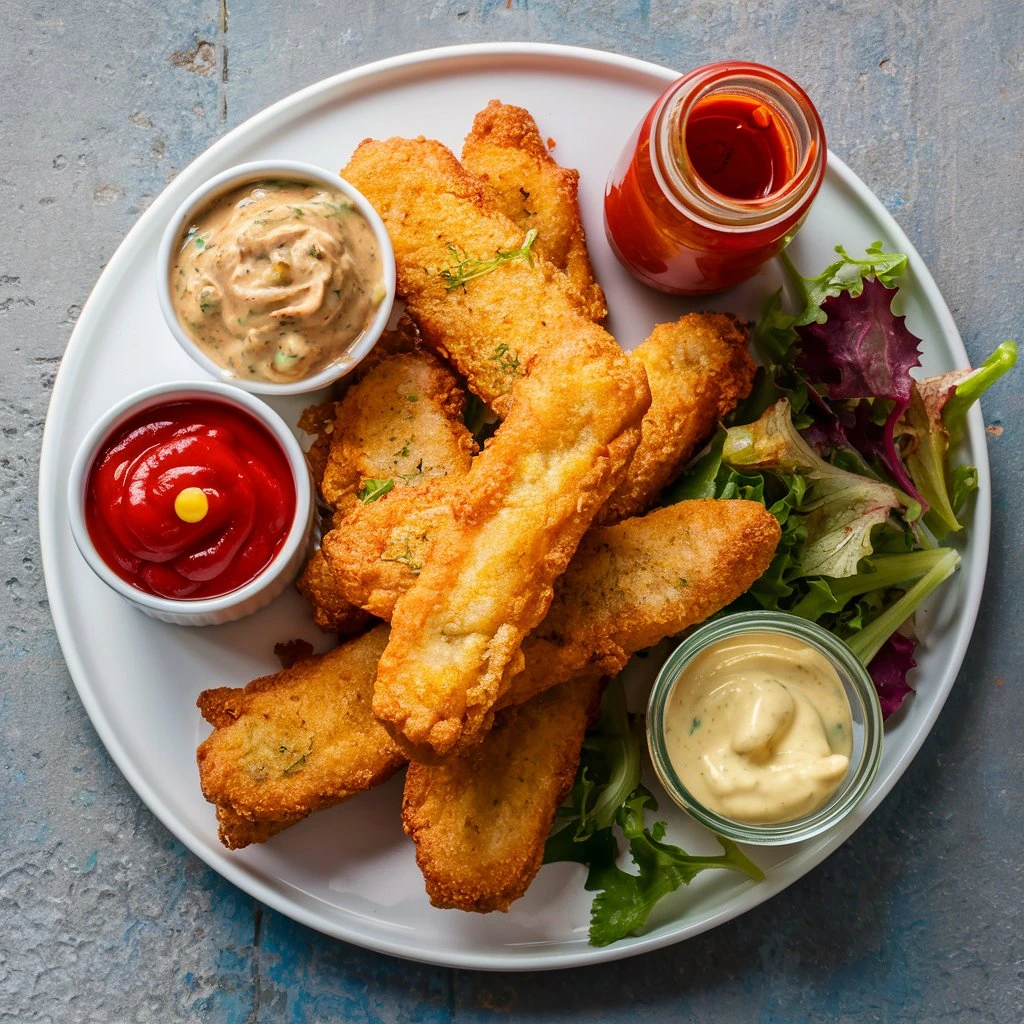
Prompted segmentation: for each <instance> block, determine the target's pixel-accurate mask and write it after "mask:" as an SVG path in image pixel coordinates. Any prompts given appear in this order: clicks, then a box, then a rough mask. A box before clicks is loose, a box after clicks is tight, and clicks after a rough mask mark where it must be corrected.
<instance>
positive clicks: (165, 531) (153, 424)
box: [84, 399, 296, 600]
mask: <svg viewBox="0 0 1024 1024" xmlns="http://www.w3.org/2000/svg"><path fill="white" fill-rule="evenodd" d="M295 508H296V493H295V482H294V478H293V473H292V469H291V466H290V465H289V462H288V459H287V457H286V455H285V453H284V451H283V450H282V448H281V445H280V444H279V443H278V441H277V440H276V439H275V438H274V436H273V435H272V434H271V433H270V431H269V430H267V428H266V427H264V426H263V425H262V424H261V423H260V422H259V421H258V420H256V419H255V418H254V417H252V416H250V415H248V414H246V413H245V412H244V411H242V410H241V409H238V408H236V407H234V406H231V405H228V404H227V403H225V402H220V401H216V400H210V399H186V400H183V401H172V402H168V403H167V404H164V405H158V406H154V407H152V408H149V409H146V410H145V411H144V412H142V413H139V414H138V415H136V416H134V417H132V418H131V419H129V420H127V421H126V422H125V423H123V424H121V425H120V426H119V427H118V428H117V429H116V430H115V431H113V433H111V435H110V436H109V437H107V439H106V440H105V441H104V442H103V443H102V444H101V445H100V446H99V449H98V451H97V454H96V456H95V459H94V460H93V463H92V467H91V469H90V471H89V475H88V481H87V484H86V489H85V500H84V512H85V523H86V527H87V529H88V532H89V537H90V539H91V540H92V542H93V545H94V546H95V548H96V550H97V552H98V553H99V555H100V557H101V558H102V559H103V561H104V562H105V563H106V564H107V565H108V566H109V567H110V569H111V570H112V571H113V572H114V573H116V574H117V575H118V576H119V577H120V578H121V579H123V580H125V581H126V582H127V583H129V584H131V586H133V587H135V588H137V589H138V590H141V591H143V592H145V593H148V594H154V595H156V596H158V597H165V598H170V599H174V600H180V599H193V600H195V599H201V598H211V597H219V596H221V595H223V594H228V593H231V592H232V591H234V590H237V589H238V588H240V587H243V586H245V584H247V583H249V582H250V581H252V580H254V579H255V578H256V577H257V576H259V575H260V573H261V572H262V571H263V570H264V569H265V568H266V567H267V566H268V565H269V564H270V562H271V561H272V560H273V558H274V556H275V555H276V554H277V553H278V552H279V551H280V550H281V548H282V546H283V545H284V543H285V540H286V538H287V536H288V533H289V529H290V528H291V525H292V522H293V520H294V518H295Z"/></svg>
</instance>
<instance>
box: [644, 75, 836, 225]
mask: <svg viewBox="0 0 1024 1024" xmlns="http://www.w3.org/2000/svg"><path fill="white" fill-rule="evenodd" d="M726 98H728V99H730V100H735V101H740V102H746V103H748V104H754V103H756V105H757V107H758V111H759V116H761V117H770V118H772V119H774V123H773V125H772V129H773V131H774V132H775V133H776V134H777V136H778V141H779V143H780V145H781V146H782V148H783V150H784V151H785V154H786V161H787V173H786V174H785V175H784V180H783V181H782V182H781V183H779V182H773V189H772V191H770V192H768V193H767V194H766V195H763V196H759V197H757V198H752V199H737V198H734V197H732V196H729V195H726V194H724V193H723V192H720V191H717V190H716V189H715V188H713V187H712V186H711V185H710V184H709V183H708V182H707V181H705V180H704V178H702V177H701V175H700V174H699V173H698V171H697V169H696V167H695V165H694V160H693V158H692V155H691V153H690V152H689V151H688V148H687V132H688V128H689V127H690V124H691V120H692V119H693V118H694V115H695V113H698V112H700V111H701V110H702V109H703V110H707V109H708V108H709V104H711V103H713V102H715V101H716V100H724V99H726ZM650 152H651V164H652V169H653V171H654V175H655V178H656V180H657V182H658V186H659V188H660V189H661V191H662V192H663V193H664V195H665V197H666V198H667V199H668V200H669V201H670V202H671V203H672V204H673V205H674V206H675V207H676V208H677V209H678V210H679V211H680V213H681V214H683V215H684V216H685V217H687V218H688V219H690V220H696V221H698V222H700V223H703V224H704V225H706V226H707V227H708V228H710V229H713V230H718V231H722V230H725V231H736V232H743V231H753V230H761V229H763V228H768V227H770V226H772V225H773V224H777V223H779V222H780V221H784V220H786V219H787V218H792V217H794V216H795V215H796V216H799V215H800V214H802V212H804V211H805V209H806V205H808V204H809V203H810V201H811V199H813V198H814V196H815V194H816V193H817V190H818V187H819V186H820V184H821V181H822V178H823V177H824V172H825V154H826V149H825V133H824V129H823V127H822V124H821V119H820V118H819V117H818V113H817V111H816V110H815V109H814V106H813V104H812V103H811V101H810V99H809V98H808V96H807V94H806V93H805V92H804V91H803V90H802V89H801V88H800V87H799V86H798V85H797V84H796V83H795V82H793V81H792V80H791V79H789V78H787V77H786V76H785V75H783V74H781V73H780V72H778V71H775V70H773V69H772V68H767V67H763V66H762V65H757V64H747V63H742V62H725V63H722V64H715V65H710V66H709V67H706V68H699V69H698V70H696V71H693V72H691V73H690V74H689V75H686V76H684V77H683V78H682V79H680V80H679V81H678V82H677V83H675V85H674V86H672V87H671V88H670V89H669V90H668V91H667V92H666V93H665V94H664V96H663V97H662V99H661V101H660V103H659V107H658V109H656V111H655V113H654V117H653V121H652V124H651V147H650Z"/></svg>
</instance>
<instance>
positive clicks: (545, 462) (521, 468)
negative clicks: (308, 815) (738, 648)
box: [343, 139, 650, 759]
mask: <svg viewBox="0 0 1024 1024" xmlns="http://www.w3.org/2000/svg"><path fill="white" fill-rule="evenodd" d="M343 176H344V177H345V178H346V180H348V181H350V182H352V184H353V185H355V186H356V187H357V188H359V189H360V190H361V191H362V192H363V193H364V194H365V195H366V196H367V198H368V199H369V200H370V201H371V202H372V203H373V204H374V206H375V207H376V208H377V210H378V212H380V213H381V215H382V217H383V219H384V222H385V224H386V225H387V227H388V231H389V234H390V235H391V238H392V242H393V244H394V248H395V258H396V264H397V268H398V279H399V289H400V291H401V292H402V294H403V295H404V296H405V298H406V302H407V308H408V309H409V312H410V314H411V315H412V316H413V317H414V318H415V319H416V320H417V322H418V323H419V325H420V328H421V330H422V331H423V332H424V336H425V337H426V339H427V340H428V342H431V343H432V344H434V345H436V346H437V347H438V348H440V349H443V350H444V351H445V352H446V353H447V355H448V356H449V358H450V359H451V361H452V362H453V363H454V365H455V366H456V367H457V369H459V371H460V372H461V373H462V374H463V375H464V376H465V377H466V378H467V380H468V382H469V384H470V387H474V383H476V389H477V393H478V394H480V395H481V397H482V398H484V399H485V400H487V401H491V403H492V405H493V404H494V400H495V399H500V398H506V404H505V408H506V409H507V417H506V419H505V422H504V423H503V425H502V427H501V428H500V429H499V430H498V433H497V434H496V435H495V437H494V439H493V440H492V441H491V443H490V444H489V445H488V446H487V448H486V449H485V450H484V452H483V453H481V455H480V456H478V457H477V458H476V459H475V460H474V463H473V466H472V468H471V469H470V472H469V474H468V476H467V477H466V483H465V487H464V488H462V489H461V493H460V495H459V499H458V502H457V504H456V506H455V508H454V513H455V518H454V520H453V522H452V524H451V525H450V526H448V527H446V528H445V529H444V530H443V531H442V532H441V534H440V536H439V537H438V539H437V541H436V547H435V549H434V550H435V553H436V557H435V558H433V559H432V560H431V561H430V562H429V563H428V564H427V565H425V566H424V568H423V570H422V572H421V573H420V575H419V577H418V579H417V581H416V583H415V584H414V586H413V587H412V588H411V589H410V590H409V591H408V592H407V593H406V594H405V595H403V596H402V597H401V598H400V599H399V601H398V603H397V605H396V607H395V612H394V616H393V619H392V634H391V641H390V643H389V645H388V648H387V650H386V651H385V653H384V656H383V658H382V659H381V664H380V669H379V674H378V683H377V686H376V688H375V691H374V714H376V715H377V717H378V718H379V719H380V720H381V721H382V722H384V723H385V724H386V725H387V726H388V728H389V730H390V731H391V732H392V735H394V736H395V737H396V739H397V740H398V741H399V742H401V743H402V744H403V746H404V747H405V749H406V750H407V751H408V752H409V753H410V755H412V756H414V757H416V758H418V759H429V758H434V757H437V756H443V755H444V754H445V753H447V752H448V751H450V750H451V749H452V747H453V746H454V745H455V744H456V743H457V742H459V741H460V739H461V738H462V737H463V735H464V734H465V736H466V737H467V738H471V737H473V736H474V735H475V734H476V733H477V731H478V730H479V728H480V726H481V724H482V723H483V721H484V720H485V718H486V717H487V715H488V714H489V712H490V709H491V708H492V707H493V705H494V703H495V701H496V700H497V699H498V698H499V697H500V696H501V693H502V691H503V690H504V689H505V688H506V687H507V684H508V680H509V679H510V678H511V676H512V675H514V673H515V672H516V671H518V669H519V668H520V666H521V658H520V656H519V648H520V646H521V644H522V640H523V638H524V636H525V635H526V634H527V633H528V632H529V631H530V629H532V628H533V627H534V626H535V625H536V624H537V623H538V622H539V621H540V619H541V618H542V617H543V614H544V612H545V611H546V610H547V605H548V603H549V602H550V599H551V586H552V583H553V581H554V580H555V579H556V578H557V577H558V576H559V575H560V574H561V572H562V571H564V569H565V566H566V565H567V564H568V561H569V558H570V557H571V556H572V553H573V551H574V550H575V548H576V545H577V544H578V543H579V540H580V538H581V537H582V535H583V533H584V532H585V531H586V528H587V527H588V526H589V524H590V521H591V519H592V518H593V517H594V515H595V514H596V513H597V511H598V509H599V508H600V507H601V505H602V504H604V502H605V500H606V499H607V498H608V496H609V494H610V493H611V491H612V490H613V489H614V487H615V486H616V485H617V484H618V482H619V480H620V479H621V478H622V475H623V474H624V472H625V469H626V467H627V466H628V463H629V460H630V458H631V457H632V454H633V451H634V450H635V448H636V445H637V444H638V443H639V439H640V420H641V419H642V417H643V414H644V413H645V412H646V411H647V407H648V405H649V404H650V391H649V389H648V387H647V381H646V374H645V373H644V371H643V368H642V367H641V366H639V365H638V364H637V363H636V362H635V361H631V360H629V359H627V358H626V357H625V355H624V354H623V353H622V351H621V350H620V349H619V348H618V346H617V345H616V344H615V341H614V339H612V338H611V337H610V336H609V335H608V334H606V333H605V332H604V331H603V330H601V328H599V327H597V326H596V325H595V324H593V323H591V322H589V321H587V320H585V319H584V318H583V317H582V316H581V315H580V314H579V313H578V312H577V311H576V308H575V307H574V305H573V303H572V302H571V301H570V299H569V298H568V297H567V294H566V292H565V290H564V289H563V288H560V287H556V286H555V282H556V275H557V274H558V271H557V270H556V269H555V268H553V267H552V266H551V264H549V263H548V262H547V261H546V260H541V259H535V260H534V261H533V262H532V263H529V262H527V261H524V260H514V261H511V262H507V263H505V264H503V265H501V266H500V267H499V268H498V270H497V271H495V272H492V273H489V274H486V275H484V276H482V277H479V278H477V279H476V280H473V281H471V282H470V283H469V284H468V285H467V286H466V287H465V288H455V289H451V290H449V289H447V288H446V286H445V282H444V280H443V279H442V277H441V276H440V274H439V273H436V272H431V270H430V268H431V267H438V266H444V265H445V264H446V262H447V261H448V260H449V259H450V253H449V252H448V249H447V246H448V244H449V243H453V244H455V245H456V246H457V247H458V248H460V249H461V250H463V251H465V252H467V253H471V254H475V253H482V254H490V253H493V252H495V251H497V250H499V249H508V248H514V247H515V245H514V244H513V243H514V242H515V238H514V235H515V232H516V230H517V229H516V227H515V225H514V224H512V222H510V221H509V220H508V219H507V218H505V217H503V216H501V215H500V214H497V213H494V212H492V211H491V209H490V208H489V205H488V202H487V200H486V198H485V196H484V194H483V192H482V190H481V187H480V185H479V182H478V181H476V179H474V178H473V176H472V175H470V174H468V173H467V172H466V171H465V169H464V168H463V167H462V166H461V165H460V164H459V162H458V161H457V160H456V159H455V157H454V156H453V155H452V154H451V153H450V152H449V151H448V150H447V149H445V147H443V146H442V145H440V143H436V142H430V141H427V140H425V139H419V140H405V139H391V140H389V141H388V142H376V141H372V140H367V141H366V142H363V143H362V144H361V145H360V146H359V147H358V149H357V150H356V152H355V154H354V155H353V157H352V160H351V161H350V162H349V164H348V166H347V167H346V168H345V169H344V171H343ZM438 225H443V228H441V229H440V230H439V228H438ZM446 236H447V238H446ZM488 364H490V365H488ZM482 367H485V368H486V369H485V370H481V368H482ZM477 371H481V372H482V373H483V375H484V376H485V377H486V378H487V379H488V380H490V381H492V382H493V381H495V380H500V381H501V385H500V389H499V390H494V389H493V388H491V389H490V390H487V389H485V388H482V387H481V385H480V381H476V382H475V381H474V374H476V373H477ZM522 371H526V373H525V376H521V375H519V374H521V373H522ZM485 391H486V393H485Z"/></svg>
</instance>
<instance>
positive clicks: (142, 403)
mask: <svg viewBox="0 0 1024 1024" xmlns="http://www.w3.org/2000/svg"><path fill="white" fill-rule="evenodd" d="M190 399H200V400H207V401H216V402H223V403H224V404H226V405H229V406H231V407H232V408H234V409H237V410H240V411H241V412H242V413H245V414H248V415H249V416H251V417H252V418H253V419H254V420H256V421H258V422H259V423H261V424H262V425H263V426H264V427H265V428H266V429H267V430H269V431H270V433H271V435H272V436H273V437H274V439H275V440H276V441H277V443H278V444H279V445H280V446H281V450H282V451H283V452H284V454H285V457H286V458H287V460H288V465H289V466H290V467H291V471H292V480H293V482H294V484H295V516H294V518H293V520H292V524H291V527H290V529H289V531H288V535H287V537H286V538H285V541H284V544H283V545H282V546H281V549H280V550H279V551H278V552H277V554H276V555H275V556H274V558H273V559H272V560H271V561H270V563H269V564H268V565H267V567H266V568H265V569H264V570H263V571H262V572H261V573H260V574H259V575H258V576H257V577H256V578H255V579H253V580H250V581H249V582H248V583H246V584H245V585H244V586H241V587H239V588H238V589H237V590H233V591H231V592H230V593H228V594H221V595H220V596H218V597H207V598H197V599H195V600H189V599H188V598H183V599H173V598H167V597H157V596H156V595H155V594H147V593H146V592H145V591H142V590H139V589H137V588H136V587H133V586H132V585H131V584H130V583H129V582H128V581H127V580H123V579H122V578H121V577H120V576H118V575H117V573H115V572H114V571H113V570H112V569H111V568H110V566H108V565H107V563H106V562H105V561H104V560H103V557H102V556H101V555H100V553H99V551H97V549H96V546H95V545H94V544H93V542H92V538H91V537H90V536H89V530H88V527H87V526H86V521H85V496H86V487H87V485H88V481H89V472H90V470H91V469H92V466H93V463H94V462H95V460H96V457H97V455H98V454H99V453H100V450H101V448H102V446H103V445H104V443H105V442H106V441H107V439H108V438H109V437H110V436H111V435H112V434H113V433H114V432H115V431H116V430H117V429H118V428H119V427H120V426H121V425H122V424H124V423H126V422H127V421H128V420H130V419H132V418H133V417H134V416H137V415H139V414H140V413H143V412H145V411H147V410H148V409H152V408H155V407H156V406H160V405H167V404H168V403H171V402H183V401H188V400H190ZM68 520H69V522H70V524H71V533H72V535H73V536H74V538H75V543H76V544H77V545H78V549H79V551H81V552H82V556H83V557H84V558H85V560H86V562H88V564H89V568H91V569H92V571H93V572H94V573H96V575H97V576H98V577H99V578H100V579H101V580H103V582H104V583H106V584H107V586H108V587H110V588H111V589H112V590H116V591H117V593H119V594H120V595H121V596H122V597H123V598H125V600H127V601H129V602H130V603H131V604H133V605H135V607H136V608H138V609H139V610H140V611H143V612H145V613H146V614H147V615H150V616H152V617H153V618H155V619H162V620H163V621H164V622H173V623H175V624H177V625H179V626H213V625H219V624H220V623H224V622H232V621H234V620H235V619H240V618H242V617H243V616H245V615H249V614H251V613H252V612H255V611H258V610H259V609H260V608H263V607H264V606H265V605H268V604H269V603H270V602H271V601H272V600H273V599H274V598H275V597H277V596H278V595H279V594H281V593H282V592H283V591H284V590H285V588H286V587H287V586H288V585H289V584H290V583H291V582H292V580H294V579H295V577H296V576H297V575H298V573H299V570H300V569H301V568H302V565H303V562H304V561H305V559H306V556H307V554H308V549H309V543H310V535H311V532H312V528H313V483H312V480H311V478H310V475H309V467H308V465H307V463H306V457H305V455H304V454H303V452H302V448H301V447H300V446H299V443H298V441H297V440H296V439H295V436H294V435H293V434H292V432H291V430H290V429H289V428H288V425H287V423H285V421H284V420H283V419H281V417H280V416H278V414H277V413H276V412H274V410H273V409H271V408H270V406H268V405H267V404H266V403H265V402H263V401H261V400H260V399H258V398H254V397H253V396H252V395H249V394H246V393H245V392H244V391H240V390H239V389H238V388H236V387H231V386H230V385H227V384H220V383H217V382H214V381H196V382H181V383H174V382H172V383H168V384H158V385H156V386H155V387H150V388H145V389H144V390H142V391H138V392H136V393H135V394H133V395H129V396H128V397H127V398H126V399H124V400H123V401H122V402H119V403H118V404H117V405H115V406H114V408H113V409H111V410H110V411H109V412H108V413H106V414H105V415H104V416H101V417H100V419H99V420H98V421H97V423H96V424H95V425H94V426H93V427H92V429H91V430H90V431H89V433H88V434H87V435H86V437H85V440H84V441H82V443H81V445H80V446H79V449H78V451H77V453H76V454H75V458H74V460H73V461H72V463H71V475H70V479H69V481H68Z"/></svg>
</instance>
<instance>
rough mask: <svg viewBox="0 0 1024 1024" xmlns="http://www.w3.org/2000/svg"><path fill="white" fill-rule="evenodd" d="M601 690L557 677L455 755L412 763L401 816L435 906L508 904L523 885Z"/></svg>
mask: <svg viewBox="0 0 1024 1024" xmlns="http://www.w3.org/2000/svg"><path fill="white" fill-rule="evenodd" d="M600 692H601V681H600V680H599V679H597V680H590V681H583V682H573V683H569V684H566V685H565V686H559V687H557V688H556V689H554V690H550V691H549V692H548V693H545V694H542V695H541V696H540V697H536V698H534V699H533V700H531V701H530V702H529V703H528V704H521V705H520V706H519V707H515V708H509V709H508V710H507V711H503V712H502V713H501V714H500V715H499V716H498V717H497V719H496V721H495V723H494V728H493V729H491V731H490V732H489V733H488V734H487V735H486V736H485V737H484V739H483V741H482V742H481V743H480V744H478V745H477V746H475V747H473V748H472V749H471V750H467V751H466V752H465V753H463V754H461V755H460V756H459V757H457V758H451V759H449V760H447V761H444V762H442V763H441V764H437V765H422V764H416V763H415V762H414V763H412V764H410V765H409V770H408V772H407V774H406V777H405V796H404V798H403V801H402V824H403V826H404V828H405V831H406V832H407V833H408V834H409V835H410V836H411V837H412V840H413V842H414V843H415V844H416V862H417V863H418V864H419V866H420V869H421V870H422V872H423V878H424V881H425V882H426V886H427V895H428V896H429V897H430V902H431V903H432V904H433V905H434V906H435V907H451V908H458V909H460V910H475V911H479V912H481V913H487V912H489V911H492V910H508V908H509V906H510V904H511V903H512V902H513V900H517V899H519V897H520V896H522V895H523V894H524V893H525V892H526V890H527V887H528V886H529V884H530V882H532V881H533V879H534V876H535V875H536V874H537V872H538V871H539V870H540V865H541V860H542V858H543V856H544V842H545V840H546V839H547V837H548V833H549V832H550V831H551V822H552V820H553V818H554V816H555V811H556V810H557V809H558V807H559V805H560V804H561V803H562V801H563V800H564V799H565V797H566V795H567V794H568V792H569V790H570V789H571V788H572V783H573V779H574V778H575V776H576V767H577V765H578V764H579V759H580V744H581V743H582V742H583V733H584V732H585V731H586V728H587V726H588V725H589V724H590V722H591V721H592V720H593V719H594V718H595V717H596V715H597V711H598V704H599V697H600Z"/></svg>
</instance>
